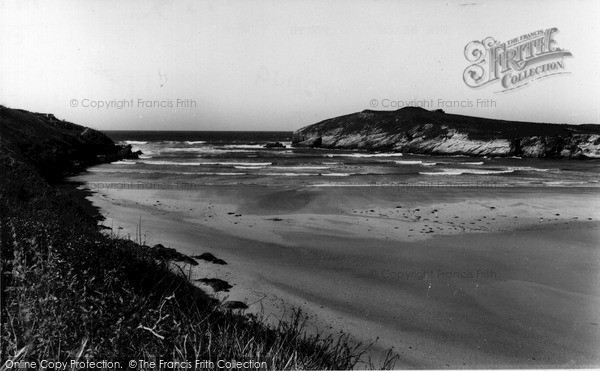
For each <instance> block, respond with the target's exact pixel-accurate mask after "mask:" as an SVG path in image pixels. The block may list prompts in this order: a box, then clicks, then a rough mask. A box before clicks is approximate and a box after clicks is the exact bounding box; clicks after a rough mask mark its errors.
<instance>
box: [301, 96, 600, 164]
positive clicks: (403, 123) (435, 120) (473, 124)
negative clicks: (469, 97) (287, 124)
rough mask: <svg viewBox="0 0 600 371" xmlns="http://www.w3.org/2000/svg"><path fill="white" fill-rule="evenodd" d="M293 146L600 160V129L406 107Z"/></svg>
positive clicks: (342, 123)
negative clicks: (496, 118) (488, 117)
mask: <svg viewBox="0 0 600 371" xmlns="http://www.w3.org/2000/svg"><path fill="white" fill-rule="evenodd" d="M292 145H293V146H296V147H323V148H340V149H365V150H378V151H395V152H407V153H418V154H430V155H467V156H520V157H537V158H600V125H591V124H586V125H566V124H561V125H558V124H543V123H532V122H519V121H506V120H493V119H487V118H480V117H471V116H461V115H452V114H446V113H444V112H443V111H442V110H435V111H428V110H425V109H423V108H418V107H406V108H402V109H399V110H397V111H372V110H365V111H362V112H357V113H353V114H350V115H345V116H340V117H335V118H331V119H328V120H324V121H321V122H319V123H316V124H313V125H310V126H306V127H304V128H301V129H299V130H296V131H295V132H294V134H293V138H292Z"/></svg>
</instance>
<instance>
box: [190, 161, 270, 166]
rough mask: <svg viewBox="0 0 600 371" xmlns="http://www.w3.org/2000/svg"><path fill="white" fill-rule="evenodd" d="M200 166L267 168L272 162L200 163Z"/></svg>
mask: <svg viewBox="0 0 600 371" xmlns="http://www.w3.org/2000/svg"><path fill="white" fill-rule="evenodd" d="M201 165H216V166H254V167H256V166H269V165H273V163H272V162H202V163H201Z"/></svg>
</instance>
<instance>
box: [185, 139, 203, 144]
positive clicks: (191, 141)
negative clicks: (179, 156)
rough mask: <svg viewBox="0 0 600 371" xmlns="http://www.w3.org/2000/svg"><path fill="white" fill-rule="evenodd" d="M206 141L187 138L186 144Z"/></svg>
mask: <svg viewBox="0 0 600 371" xmlns="http://www.w3.org/2000/svg"><path fill="white" fill-rule="evenodd" d="M202 143H206V141H205V140H186V141H185V144H202Z"/></svg>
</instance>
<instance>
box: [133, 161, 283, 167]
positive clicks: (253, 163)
mask: <svg viewBox="0 0 600 371" xmlns="http://www.w3.org/2000/svg"><path fill="white" fill-rule="evenodd" d="M138 162H140V163H143V164H146V165H159V166H160V165H165V166H168V165H173V166H203V165H207V166H252V167H257V166H269V165H272V164H273V163H272V162H175V161H138Z"/></svg>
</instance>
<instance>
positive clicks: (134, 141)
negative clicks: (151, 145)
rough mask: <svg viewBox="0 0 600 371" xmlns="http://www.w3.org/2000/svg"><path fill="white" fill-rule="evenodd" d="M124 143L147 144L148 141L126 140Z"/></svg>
mask: <svg viewBox="0 0 600 371" xmlns="http://www.w3.org/2000/svg"><path fill="white" fill-rule="evenodd" d="M125 144H148V142H141V141H138V140H126V141H125Z"/></svg>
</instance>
